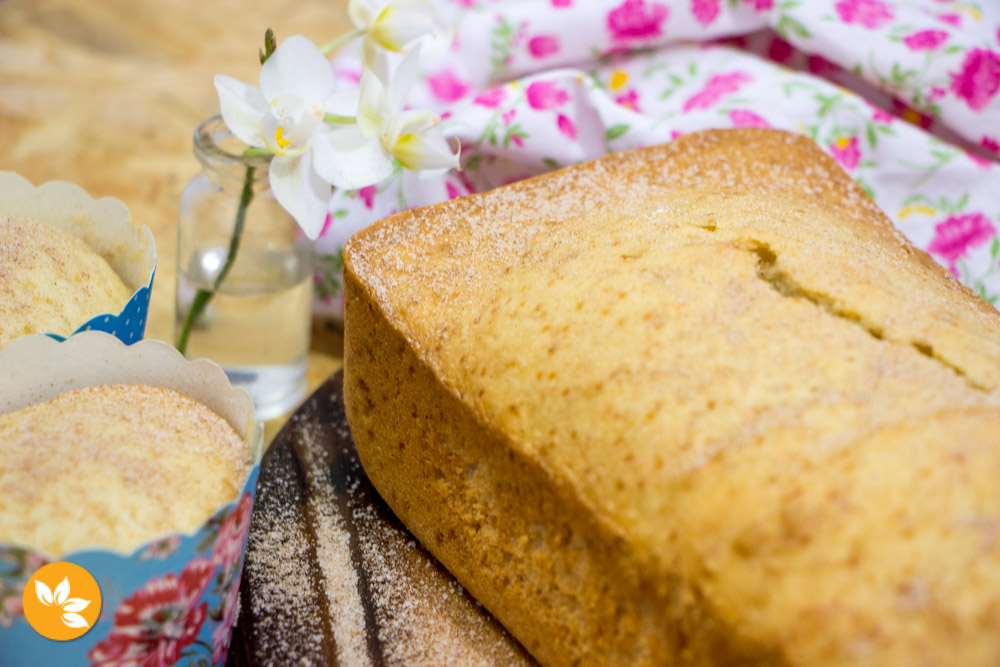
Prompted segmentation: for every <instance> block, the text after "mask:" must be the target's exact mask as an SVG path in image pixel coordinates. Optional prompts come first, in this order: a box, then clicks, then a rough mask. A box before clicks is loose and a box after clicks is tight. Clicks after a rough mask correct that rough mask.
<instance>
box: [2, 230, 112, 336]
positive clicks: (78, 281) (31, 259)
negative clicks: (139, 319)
mask: <svg viewBox="0 0 1000 667" xmlns="http://www.w3.org/2000/svg"><path fill="white" fill-rule="evenodd" d="M131 293H132V290H130V289H129V288H128V287H127V286H126V285H125V283H124V282H123V281H122V279H121V277H120V276H119V275H118V274H117V273H116V272H115V271H114V270H113V269H112V268H111V266H110V265H109V264H108V262H107V261H105V259H104V258H103V257H101V256H100V255H99V254H97V252H95V251H94V250H93V249H91V248H90V246H88V245H87V244H86V243H84V242H83V241H82V240H80V239H78V238H77V237H75V236H73V235H72V234H70V233H69V232H66V231H63V230H61V229H58V228H56V227H53V226H51V225H47V224H44V223H40V222H36V221H34V220H31V219H29V218H27V217H21V216H6V215H0V347H3V346H4V345H6V344H7V343H9V342H10V341H11V340H13V339H14V338H17V337H19V336H23V335H26V334H32V333H55V334H59V335H61V336H68V335H69V334H71V333H73V331H75V330H76V329H77V328H78V327H79V326H80V325H82V324H83V323H84V322H86V321H87V320H89V319H90V318H92V317H94V316H96V315H100V314H102V313H117V312H119V311H120V310H121V309H122V307H123V306H124V305H125V303H126V302H127V301H128V300H129V297H130V296H131Z"/></svg>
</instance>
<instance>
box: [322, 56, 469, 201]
mask: <svg viewBox="0 0 1000 667" xmlns="http://www.w3.org/2000/svg"><path fill="white" fill-rule="evenodd" d="M418 60H419V49H415V50H414V51H412V52H410V53H409V54H408V55H407V56H406V57H405V58H404V59H403V61H402V62H401V63H400V64H399V67H398V68H397V69H396V72H395V75H394V76H393V77H392V79H391V80H389V76H388V73H387V71H388V67H387V64H386V61H385V56H384V54H379V55H378V57H377V58H376V60H375V63H374V66H373V68H372V69H366V70H365V72H364V73H363V74H362V75H361V88H360V90H359V91H358V97H357V98H356V99H357V102H356V109H357V110H356V116H357V124H356V125H338V126H337V127H335V128H333V129H332V130H331V131H330V132H329V134H327V135H325V136H324V138H323V139H324V141H325V142H326V144H327V145H328V146H329V147H330V149H331V151H332V152H333V153H334V154H336V155H337V156H339V157H338V159H335V160H331V163H332V164H331V169H333V170H335V172H336V173H334V171H331V172H330V176H331V178H333V179H334V180H333V182H334V183H337V184H343V185H341V187H344V188H349V189H353V188H360V187H364V186H365V185H370V184H371V183H377V182H378V181H380V180H382V179H383V178H386V177H387V176H389V175H390V174H391V173H392V170H393V158H395V159H396V161H398V162H399V163H400V164H401V165H403V166H404V167H406V168H407V169H414V170H417V169H452V168H457V167H458V166H459V162H458V152H452V150H451V146H449V145H448V141H447V139H445V138H444V136H443V135H442V134H441V130H440V129H439V128H438V123H439V122H440V120H441V119H440V118H439V117H438V115H437V114H435V113H433V112H430V111H418V110H407V109H404V102H405V100H406V97H407V95H408V94H409V92H410V88H412V87H413V84H414V83H415V82H416V77H417V64H418Z"/></svg>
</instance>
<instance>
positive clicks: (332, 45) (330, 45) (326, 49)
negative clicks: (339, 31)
mask: <svg viewBox="0 0 1000 667" xmlns="http://www.w3.org/2000/svg"><path fill="white" fill-rule="evenodd" d="M363 34H365V31H364V30H362V29H360V28H359V29H357V30H352V31H351V32H348V33H345V34H343V35H341V36H340V37H337V38H336V39H334V40H331V41H329V42H327V43H326V44H324V45H323V46H321V47H319V51H320V53H322V54H323V55H324V56H328V55H330V54H331V53H333V52H334V51H335V50H336V49H339V48H340V47H342V46H343V45H344V44H347V43H348V42H349V41H351V40H352V39H355V38H357V37H361V35H363Z"/></svg>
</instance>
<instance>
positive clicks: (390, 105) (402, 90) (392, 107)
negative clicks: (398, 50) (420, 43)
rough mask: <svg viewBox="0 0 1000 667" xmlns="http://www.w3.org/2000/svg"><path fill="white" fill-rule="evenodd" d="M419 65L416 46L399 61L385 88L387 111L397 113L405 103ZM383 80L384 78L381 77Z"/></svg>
mask: <svg viewBox="0 0 1000 667" xmlns="http://www.w3.org/2000/svg"><path fill="white" fill-rule="evenodd" d="M419 67H420V48H419V47H418V48H416V49H414V50H413V51H410V52H409V53H408V54H406V57H405V58H403V61H402V62H401V63H399V67H397V68H396V71H395V73H394V74H393V76H392V81H390V82H389V85H388V87H387V90H386V100H385V106H386V109H388V110H389V113H399V112H400V111H402V109H403V105H404V104H405V103H406V98H407V97H409V95H410V90H412V89H413V84H415V83H416V82H417V70H418V68H419ZM383 81H384V79H383Z"/></svg>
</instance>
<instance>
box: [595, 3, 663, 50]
mask: <svg viewBox="0 0 1000 667" xmlns="http://www.w3.org/2000/svg"><path fill="white" fill-rule="evenodd" d="M669 14H670V10H668V9H667V6H666V5H664V4H663V3H662V2H655V1H651V2H647V1H646V0H625V2H623V3H622V4H621V5H620V6H618V7H615V8H614V9H612V10H611V11H610V12H608V16H607V19H606V22H607V26H608V31H610V32H611V36H612V38H613V39H615V40H618V41H621V42H628V41H633V40H637V39H638V40H643V39H649V38H651V37H659V36H660V35H662V34H663V24H664V22H665V21H666V20H667V16H669Z"/></svg>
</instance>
